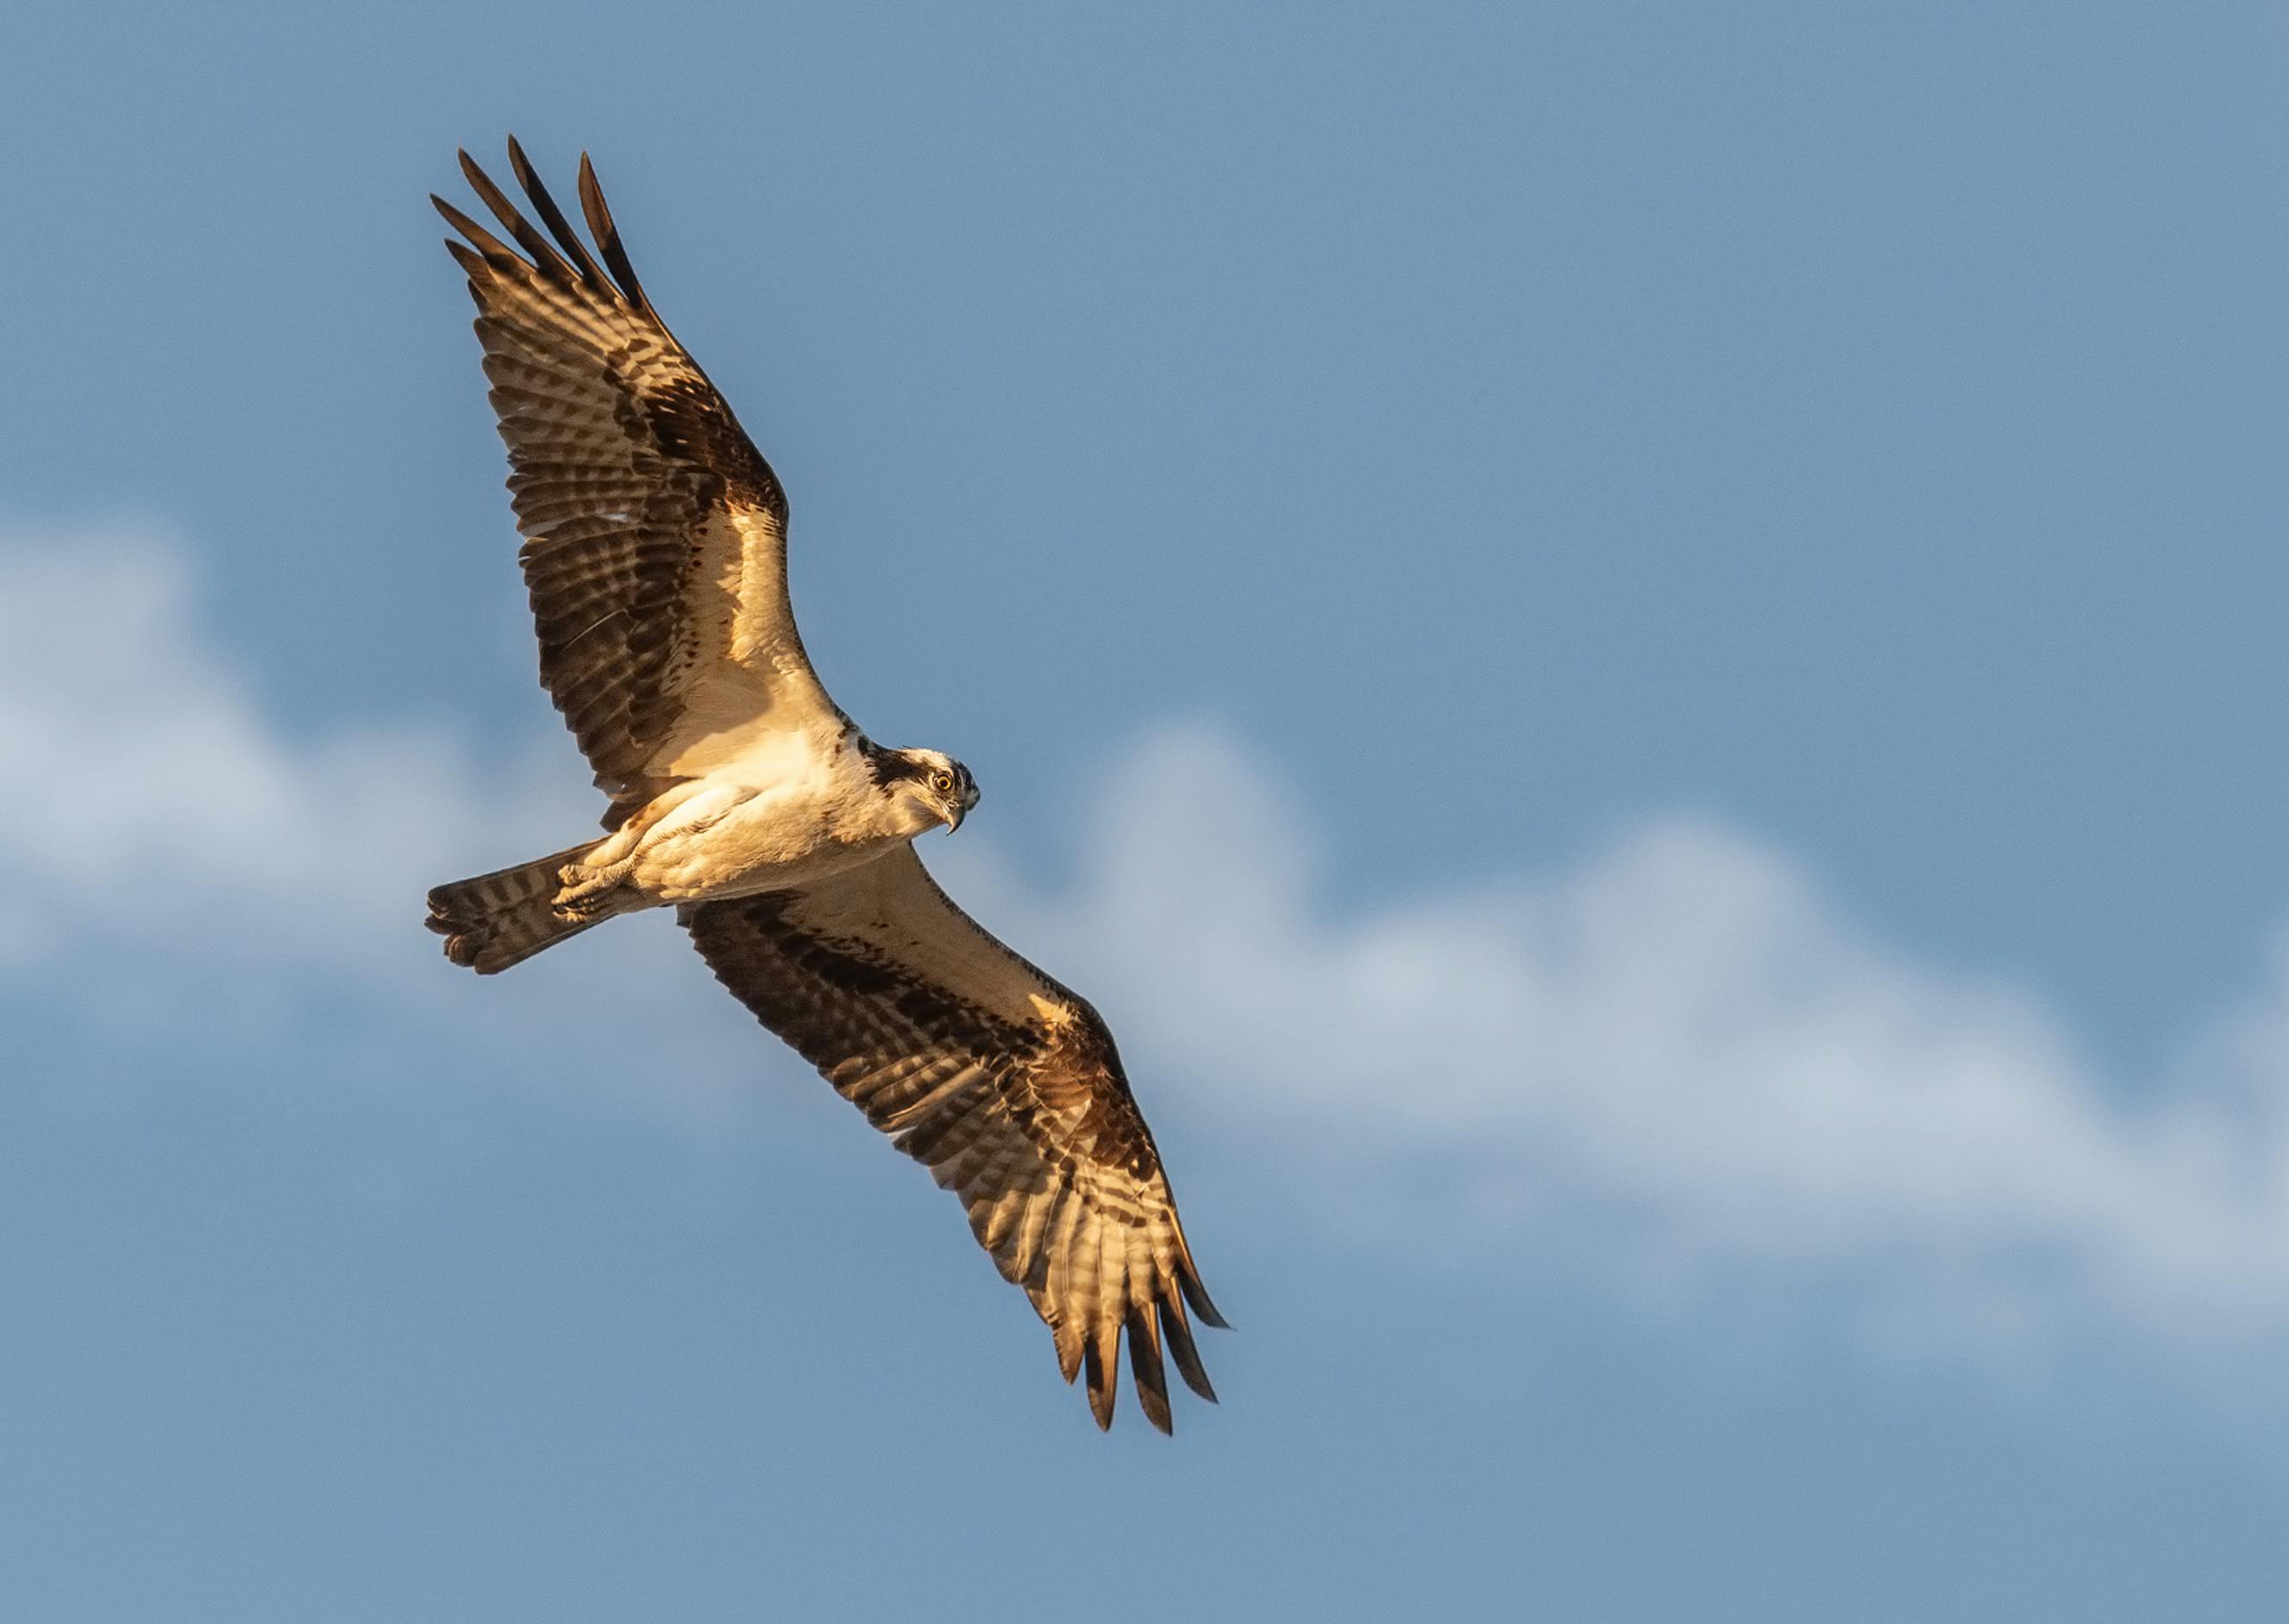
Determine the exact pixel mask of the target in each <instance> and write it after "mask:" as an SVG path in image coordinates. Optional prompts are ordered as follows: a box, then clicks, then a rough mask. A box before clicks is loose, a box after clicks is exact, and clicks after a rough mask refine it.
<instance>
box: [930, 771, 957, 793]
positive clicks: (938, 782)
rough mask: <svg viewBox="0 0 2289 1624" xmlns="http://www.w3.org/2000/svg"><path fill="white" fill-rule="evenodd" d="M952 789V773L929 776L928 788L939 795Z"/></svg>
mask: <svg viewBox="0 0 2289 1624" xmlns="http://www.w3.org/2000/svg"><path fill="white" fill-rule="evenodd" d="M930 788H932V789H934V790H936V791H937V792H938V793H939V794H941V795H943V794H945V792H947V791H948V790H950V789H952V788H953V774H952V773H932V774H931V775H930Z"/></svg>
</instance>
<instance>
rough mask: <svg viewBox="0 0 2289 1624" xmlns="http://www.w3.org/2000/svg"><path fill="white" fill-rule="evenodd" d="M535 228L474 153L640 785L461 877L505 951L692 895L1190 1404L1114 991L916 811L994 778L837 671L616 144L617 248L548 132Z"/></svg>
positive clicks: (702, 930) (1100, 1349)
mask: <svg viewBox="0 0 2289 1624" xmlns="http://www.w3.org/2000/svg"><path fill="white" fill-rule="evenodd" d="M508 155H509V167H510V170H511V171H512V172H513V173H514V176H515V179H516V181H517V184H518V186H519V187H521V188H522V190H523V192H524V195H525V196H526V198H527V199H528V200H529V201H530V204H531V207H532V210H533V212H534V213H536V214H538V216H539V217H540V221H541V225H542V226H543V227H546V231H545V232H544V231H543V230H541V229H539V228H538V227H535V226H533V225H532V224H531V222H530V221H529V220H528V219H525V217H524V216H523V214H522V212H520V211H519V210H518V208H517V207H516V205H515V204H514V203H512V202H511V201H510V200H509V198H508V196H507V195H506V194H505V193H504V192H502V191H501V189H500V188H499V187H497V186H495V185H494V184H493V182H492V181H491V179H490V178H489V177H488V176H487V175H486V174H485V172H484V171H483V170H482V169H480V168H478V166H477V165H476V164H475V163H474V162H472V161H471V159H470V158H469V155H467V153H463V154H462V155H461V171H462V173H463V174H464V175H466V176H467V178H468V182H469V185H470V187H472V188H473V189H474V190H475V192H476V195H477V196H478V198H479V199H480V200H481V201H482V202H483V204H484V206H485V208H486V210H487V211H490V212H491V215H492V216H493V218H494V219H495V220H497V221H498V224H499V227H500V228H501V230H502V231H504V232H506V234H507V238H508V240H507V241H506V242H504V241H503V240H502V239H501V238H500V237H499V236H497V235H494V234H493V233H492V232H491V231H490V230H488V229H487V228H486V227H483V226H481V225H479V224H478V223H477V222H476V221H475V220H474V219H471V218H470V217H469V216H468V215H467V214H465V213H463V212H462V211H459V210H458V209H456V208H454V207H453V206H452V205H451V203H446V202H445V201H444V200H443V199H442V198H433V199H432V200H431V201H433V202H434V203H436V205H437V209H438V211H439V212H440V213H441V214H443V216H444V217H445V219H446V220H447V222H448V223H449V224H451V226H452V227H453V229H454V230H455V231H456V232H458V233H459V235H460V237H461V239H462V240H461V241H459V242H455V241H452V240H451V239H449V240H448V241H447V243H446V244H445V246H446V247H447V248H448V249H449V250H451V252H452V254H453V257H454V258H455V259H457V260H459V262H460V265H461V268H462V269H463V270H465V271H466V272H467V274H468V278H469V292H470V295H471V297H472V298H474V299H475V300H476V305H477V321H476V330H477V337H478V338H479V339H480V340H481V341H482V343H483V346H484V368H485V376H486V377H487V378H489V379H491V383H492V390H491V402H492V405H493V410H494V411H495V412H496V413H497V414H498V418H499V419H500V432H501V437H502V439H504V440H505V441H506V442H508V458H509V482H508V484H509V490H510V493H511V499H512V505H513V506H514V509H515V511H516V521H517V529H519V530H520V531H521V532H522V534H523V536H524V545H523V548H522V552H521V553H520V558H521V561H522V564H523V567H524V578H525V585H526V587H527V589H528V591H529V592H530V596H531V600H532V613H533V620H534V625H535V628H536V630H537V631H538V634H539V641H540V681H541V683H542V685H543V686H544V687H545V688H546V689H547V690H548V693H549V697H551V698H552V699H554V701H555V703H556V708H557V709H558V710H559V711H561V712H562V713H563V715H564V720H565V722H566V723H567V725H568V726H570V728H571V729H572V735H573V737H574V738H575V739H577V740H578V743H579V746H580V750H581V752H582V753H583V754H584V755H586V757H587V758H588V762H589V765H590V766H591V767H592V768H594V769H595V775H596V784H597V787H598V788H600V789H602V791H603V792H604V793H605V795H606V796H607V798H608V805H607V808H606V810H605V813H604V829H605V833H604V835H603V836H602V838H601V839H598V840H590V841H588V842H586V843H585V844H583V845H579V846H575V847H571V848H567V849H566V850H563V851H560V852H556V853H554V854H553V855H551V856H546V857H541V858H537V859H535V860H534V861H532V862H529V863H524V864H518V865H517V866H515V867H514V868H507V869H503V870H501V871H500V872H498V873H492V874H482V875H479V876H477V877H476V878H475V879H473V880H460V881H458V882H456V883H454V884H451V885H443V886H439V887H438V888H436V889H435V890H434V891H432V892H431V893H430V894H429V926H430V928H431V929H433V930H435V931H436V932H438V933H439V934H440V935H443V936H444V938H445V954H446V957H448V958H449V959H451V960H452V961H453V962H454V963H456V964H462V965H467V966H469V967H473V968H474V969H475V970H476V971H477V972H478V973H479V974H480V975H491V974H492V973H494V972H496V971H499V970H505V969H506V968H508V967H510V966H511V965H514V964H518V963H521V962H522V961H523V960H524V959H529V958H530V957H531V956H532V955H533V954H535V953H537V952H539V951H541V950H543V949H544V948H547V947H550V946H553V945H554V944H555V943H558V942H561V941H562V940H563V939H564V938H565V937H567V936H570V935H576V934H578V932H580V931H583V930H586V929H587V928H589V927H591V926H594V925H597V924H600V923H602V921H603V920H605V919H610V918H611V917H612V916H613V915H615V914H620V913H628V912H635V911H637V910H640V909H645V908H657V907H665V906H669V905H673V906H674V908H675V910H676V917H677V918H678V919H679V920H680V921H681V922H682V924H683V926H684V927H685V928H687V929H688V930H690V933H691V939H692V942H693V943H694V944H695V945H696V946H697V947H698V949H699V951H700V954H701V956H702V957H703V958H704V959H706V961H707V965H708V967H709V968H710V969H712V970H714V973H715V975H716V978H717V979H718V980H720V981H721V982H722V983H723V985H724V986H725V987H726V988H727V989H729V990H730V993H731V995H732V996H733V997H734V998H737V999H738V1000H739V1001H740V1002H741V1003H743V1004H745V1005H746V1007H748V1008H749V1009H751V1010H753V1011H754V1014H755V1015H756V1016H757V1017H758V1018H759V1019H760V1020H762V1023H764V1024H765V1025H766V1026H768V1027H770V1029H771V1030H772V1031H775V1032H777V1033H778V1035H779V1036H780V1037H781V1038H784V1039H786V1041H787V1042H788V1043H789V1044H790V1045H792V1046H793V1047H794V1049H795V1050H796V1051H797V1052H798V1053H800V1054H801V1055H802V1056H803V1058H804V1059H806V1060H808V1061H810V1063H812V1064H813V1065H816V1066H817V1067H818V1069H819V1071H820V1072H821V1073H822V1074H824V1075H825V1078H826V1079H827V1080H828V1081H829V1082H830V1083H832V1084H833V1086H834V1087H835V1089H836V1091H837V1092H839V1093H840V1094H841V1095H842V1096H843V1097H844V1098H845V1099H847V1100H849V1101H850V1102H851V1103H853V1104H855V1105H857V1107H858V1108H859V1109H860V1110H862V1111H865V1113H866V1118H867V1120H869V1121H870V1122H872V1123H873V1125H874V1126H876V1127H878V1128H880V1129H881V1130H882V1131H883V1132H885V1133H887V1134H889V1135H890V1136H891V1139H892V1141H893V1142H895V1143H896V1144H897V1146H898V1148H899V1149H901V1150H905V1152H906V1153H907V1154H908V1155H909V1156H912V1157H913V1158H914V1159H916V1160H917V1161H919V1162H921V1163H922V1164H923V1165H924V1166H927V1167H929V1169H930V1172H931V1174H933V1176H935V1177H936V1178H937V1182H938V1183H939V1184H941V1185H942V1186H944V1187H945V1188H946V1189H948V1190H952V1191H953V1192H954V1194H955V1195H956V1196H958V1197H959V1198H961V1203H962V1206H963V1207H964V1209H965V1210H966V1211H967V1212H968V1213H969V1225H970V1229H971V1230H972V1231H973V1232H974V1233H975V1234H976V1235H977V1239H978V1242H979V1244H980V1245H982V1246H984V1247H985V1250H986V1252H987V1254H989V1255H990V1256H992V1258H993V1262H994V1263H995V1265H996V1266H997V1267H998V1268H999V1269H1000V1270H1001V1273H1002V1275H1003V1277H1004V1278H1007V1279H1009V1281H1010V1282H1012V1283H1013V1284H1015V1285H1017V1286H1020V1287H1022V1288H1023V1289H1024V1291H1025V1295H1026V1296H1027V1298H1028V1299H1030V1300H1031V1302H1033V1307H1034V1309H1035V1310H1037V1311H1038V1312H1039V1313H1040V1314H1041V1318H1042V1319H1043V1320H1044V1321H1045V1322H1047V1324H1048V1325H1049V1331H1050V1333H1051V1335H1052V1336H1053V1337H1054V1339H1055V1341H1056V1345H1057V1364H1058V1367H1059V1369H1060V1370H1061V1371H1062V1372H1063V1373H1064V1374H1065V1379H1066V1380H1067V1381H1072V1380H1073V1378H1074V1376H1075V1375H1076V1374H1077V1373H1081V1372H1086V1373H1087V1378H1088V1389H1089V1408H1090V1410H1091V1412H1092V1413H1094V1414H1095V1415H1096V1417H1097V1424H1098V1425H1099V1426H1101V1427H1102V1426H1108V1425H1110V1424H1111V1422H1112V1419H1113V1394H1114V1388H1115V1385H1116V1382H1117V1379H1118V1370H1119V1359H1120V1353H1121V1343H1122V1341H1124V1339H1125V1340H1126V1341H1127V1343H1128V1349H1129V1370H1130V1373H1131V1375H1132V1377H1133V1380H1134V1382H1135V1385H1136V1389H1137V1399H1138V1402H1139V1404H1140V1405H1141V1406H1142V1407H1143V1409H1144V1411H1145V1416H1146V1418H1147V1419H1148V1420H1150V1421H1152V1424H1153V1425H1154V1426H1156V1427H1158V1428H1159V1429H1160V1430H1162V1431H1164V1432H1165V1431H1168V1429H1169V1425H1170V1416H1169V1411H1168V1383H1167V1379H1166V1374H1165V1367H1164V1358H1163V1349H1165V1350H1166V1359H1167V1360H1168V1361H1169V1362H1173V1363H1174V1364H1175V1365H1176V1370H1177V1373H1179V1374H1180V1375H1181V1376H1182V1377H1183V1378H1184V1382H1185V1384H1186V1385H1187V1386H1189V1387H1190V1388H1192V1390H1193V1391H1194V1392H1196V1393H1198V1394H1199V1395H1200V1397H1203V1398H1208V1399H1211V1400H1213V1399H1214V1398H1215V1397H1216V1393H1215V1391H1214V1389H1212V1388H1211V1387H1210V1386H1209V1385H1208V1373H1207V1372H1206V1371H1205V1370H1203V1369H1202V1368H1201V1365H1200V1355H1199V1352H1198V1351H1197V1349H1195V1347H1194V1345H1193V1341H1192V1325H1191V1321H1190V1319H1189V1318H1188V1317H1187V1309H1188V1308H1189V1310H1190V1312H1191V1313H1192V1314H1194V1315H1197V1316H1199V1318H1200V1319H1201V1320H1202V1321H1204V1322H1205V1323H1207V1324H1208V1325H1223V1324H1224V1321H1223V1319H1222V1318H1220V1317H1219V1316H1218V1315H1217V1313H1216V1307H1215V1305H1214V1304H1213V1303H1212V1302H1210V1301H1209V1300H1208V1293H1207V1292H1206V1290H1205V1289H1204V1288H1203V1287H1202V1286H1201V1285H1200V1274H1199V1271H1198V1270H1196V1269H1195V1268H1194V1267H1193V1265H1192V1252H1191V1249H1190V1248H1189V1247H1188V1246H1186V1245H1185V1242H1184V1226H1183V1225H1182V1224H1181V1223H1180V1222H1178V1221H1177V1218H1176V1203H1175V1201H1174V1200H1173V1199H1172V1198H1171V1197H1170V1195H1169V1193H1168V1178H1167V1175H1166V1174H1163V1173H1162V1171H1161V1168H1160V1153H1159V1152H1158V1151H1157V1150H1155V1149H1154V1148H1153V1144H1152V1131H1151V1130H1150V1129H1149V1128H1147V1127H1146V1126H1145V1118H1143V1116H1142V1115H1141V1114H1139V1112H1138V1111H1137V1103H1136V1100H1135V1099H1134V1097H1133V1096H1132V1095H1130V1093H1129V1082H1128V1079H1127V1078H1126V1077H1125V1076H1124V1075H1123V1074H1122V1071H1121V1058H1120V1055H1119V1054H1118V1053H1117V1052H1116V1051H1115V1049H1114V1047H1113V1034H1112V1033H1111V1032H1110V1031H1107V1030H1106V1028H1105V1023H1104V1021H1103V1020H1101V1019H1100V1018H1099V1017H1098V1015H1097V1011H1096V1010H1095V1009H1093V1008H1091V1007H1089V1002H1088V1000H1087V999H1082V998H1081V997H1079V996H1078V995H1077V994H1075V993H1073V992H1072V991H1068V990H1066V989H1065V987H1063V986H1061V985H1059V984H1058V983H1057V982H1055V981H1053V980H1051V979H1050V978H1049V976H1048V975H1044V974H1042V973H1041V971H1040V970H1039V969H1036V968H1035V967H1033V965H1031V964H1029V963H1028V962H1026V961H1025V959H1022V958H1020V957H1018V956H1017V954H1016V953H1015V952H1012V951H1010V950H1009V948H1007V947H1005V946H1003V945H1002V944H1001V942H999V941H997V940H996V939H995V938H994V937H993V935H991V934H989V933H988V932H987V931H985V929H984V928H983V927H980V926H979V925H978V924H977V921H975V920H974V919H970V917H969V915H968V914H966V913H964V912H962V911H961V909H960V908H958V907H956V906H955V905H954V904H953V902H952V901H951V900H949V899H948V898H947V897H946V896H945V893H944V892H942V891H940V890H939V889H938V888H937V885H936V883H935V882H933V881H932V880H931V879H930V877H929V874H928V873H927V872H925V871H924V870H923V868H922V865H921V859H920V858H919V857H917V856H915V855H914V851H913V845H912V842H913V839H914V837H915V836H917V835H919V834H922V833H925V832H928V831H929V830H931V829H934V828H938V827H940V826H943V827H945V828H946V829H948V830H952V829H954V828H958V827H959V826H960V825H961V821H962V819H963V818H964V817H965V816H967V815H968V814H969V809H970V808H972V807H974V806H976V805H977V784H976V783H975V782H974V781H973V780H972V778H971V777H970V775H969V769H968V768H965V767H963V766H962V765H961V762H959V761H956V760H953V759H952V758H951V757H949V756H946V755H944V754H941V753H940V752H937V751H934V750H892V749H885V748H883V747H882V746H881V745H878V744H875V743H874V742H873V740H871V739H869V738H868V737H867V736H866V735H865V733H864V732H863V731H861V730H860V728H858V726H857V724H856V723H855V722H853V721H852V720H850V718H849V716H847V715H845V714H844V713H843V712H842V710H841V707H840V706H838V705H836V704H835V703H834V701H833V699H832V698H830V697H828V696H827V693H826V689H825V687H824V686H823V685H822V684H821V683H820V681H819V680H818V673H816V672H814V671H813V670H812V669H811V666H810V659H809V657H807V656H806V655H805V654H804V652H803V647H802V636H801V635H800V634H799V633H797V632H796V630H795V624H794V611H793V609H792V608H791V607H790V605H789V603H788V601H787V586H786V537H787V503H786V492H785V491H784V490H782V489H781V488H780V486H779V482H778V476H777V475H776V474H773V473H772V472H771V468H770V464H769V463H767V462H765V461H764V460H763V458H762V454H761V453H760V452H758V451H757V450H755V448H754V444H753V442H750V441H749V440H748V438H747V436H746V434H745V433H744V432H742V430H741V429H740V427H739V423H738V418H735V417H733V416H732V415H731V409H730V406H728V405H727V404H725V402H724V401H723V397H722V395H720V394H717V393H716V391H715V387H714V385H713V384H711V383H709V382H708V381H707V375H706V373H705V372H703V371H701V370H699V367H698V363H697V362H694V361H693V360H692V359H691V356H690V354H689V353H688V352H686V351H685V349H684V348H683V346H682V345H681V344H679V343H677V342H676V340H675V338H674V335H673V334H671V333H670V332H669V331H668V330H667V329H666V326H665V325H664V324H663V323H662V322H661V321H660V319H659V315H658V312H656V311H655V310H654V309H653V308H652V305H651V300H650V299H649V298H648V297H646V295H645V293H644V291H643V288H642V284H641V283H639V282H638V281H637V280H636V275H635V271H634V267H632V266H631V265H630V263H629V260H628V256H627V251H626V249H625V248H623V247H622V246H621V243H620V237H619V233H618V230H617V229H616V228H615V227H614V226H613V223H612V216H611V211H610V209H608V208H607V207H605V204H604V195H603V193H602V190H601V189H600V188H599V187H598V186H597V184H596V177H595V172H594V170H593V169H591V168H590V166H589V163H588V160H587V158H586V156H585V155H584V156H583V157H582V158H581V160H580V206H581V212H582V214H583V215H584V216H585V218H586V222H587V226H588V232H589V236H590V238H591V239H592V240H593V242H594V251H591V250H590V248H589V247H588V246H587V245H586V243H583V242H582V241H581V238H580V236H579V234H578V232H577V231H576V230H575V229H574V227H573V226H572V224H571V222H570V220H569V219H567V218H566V217H565V215H564V213H563V211H562V210H561V209H559V208H558V207H557V204H556V203H555V201H554V199H553V198H552V197H551V196H550V195H549V194H548V191H547V189H546V187H543V186H542V185H541V183H540V179H539V177H538V175H537V174H535V173H534V172H533V169H532V166H531V164H530V163H527V162H526V160H525V155H524V153H523V151H522V148H521V147H518V145H517V144H516V142H515V141H514V139H512V140H511V141H510V142H509V146H508Z"/></svg>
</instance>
